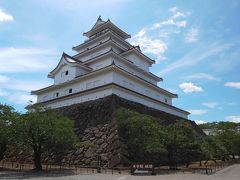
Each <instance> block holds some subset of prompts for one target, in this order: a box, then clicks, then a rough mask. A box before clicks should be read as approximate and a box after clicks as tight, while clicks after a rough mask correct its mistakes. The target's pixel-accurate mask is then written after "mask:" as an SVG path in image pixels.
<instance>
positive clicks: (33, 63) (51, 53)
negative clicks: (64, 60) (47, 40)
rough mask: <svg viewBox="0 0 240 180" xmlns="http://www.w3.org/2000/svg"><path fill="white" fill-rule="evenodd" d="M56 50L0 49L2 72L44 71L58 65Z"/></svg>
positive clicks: (0, 69) (0, 70)
mask: <svg viewBox="0 0 240 180" xmlns="http://www.w3.org/2000/svg"><path fill="white" fill-rule="evenodd" d="M56 55H57V52H56V50H51V49H41V48H13V47H10V48H2V49H0V64H1V66H0V72H2V73H11V72H39V71H40V72H42V71H49V70H51V68H53V67H54V66H55V65H56V61H57V59H56Z"/></svg>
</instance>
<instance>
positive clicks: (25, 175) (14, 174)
mask: <svg viewBox="0 0 240 180" xmlns="http://www.w3.org/2000/svg"><path fill="white" fill-rule="evenodd" d="M72 175H74V172H72V171H64V172H63V171H51V172H47V171H41V172H36V171H11V170H1V169H0V179H31V178H39V179H41V178H44V177H63V176H72Z"/></svg>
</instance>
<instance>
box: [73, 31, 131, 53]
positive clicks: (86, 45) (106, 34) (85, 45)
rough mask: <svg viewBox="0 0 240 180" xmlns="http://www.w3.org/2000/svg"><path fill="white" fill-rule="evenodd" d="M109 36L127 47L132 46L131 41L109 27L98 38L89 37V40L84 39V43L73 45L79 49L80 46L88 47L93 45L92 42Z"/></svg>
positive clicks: (74, 48)
mask: <svg viewBox="0 0 240 180" xmlns="http://www.w3.org/2000/svg"><path fill="white" fill-rule="evenodd" d="M107 36H110V37H113V38H116V39H117V40H119V41H121V43H123V44H124V45H125V46H126V47H129V48H130V47H131V46H132V45H131V44H130V43H129V42H127V41H125V40H123V39H122V37H121V36H119V35H118V34H116V33H114V32H113V31H112V30H110V29H109V30H107V31H106V32H105V33H103V34H101V35H100V36H98V37H96V38H93V39H88V40H86V41H84V43H82V44H79V45H77V46H73V47H72V49H73V50H75V51H77V50H78V49H80V48H85V47H88V46H89V45H91V44H93V43H95V42H97V41H101V40H102V39H103V38H105V37H107Z"/></svg>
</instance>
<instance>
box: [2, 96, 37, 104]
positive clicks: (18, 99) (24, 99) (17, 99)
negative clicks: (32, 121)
mask: <svg viewBox="0 0 240 180" xmlns="http://www.w3.org/2000/svg"><path fill="white" fill-rule="evenodd" d="M7 99H8V100H9V101H10V102H13V103H15V104H19V105H24V106H26V105H28V103H29V101H32V102H33V103H35V102H36V101H37V97H36V96H32V95H29V94H25V93H13V94H11V95H10V96H8V97H7Z"/></svg>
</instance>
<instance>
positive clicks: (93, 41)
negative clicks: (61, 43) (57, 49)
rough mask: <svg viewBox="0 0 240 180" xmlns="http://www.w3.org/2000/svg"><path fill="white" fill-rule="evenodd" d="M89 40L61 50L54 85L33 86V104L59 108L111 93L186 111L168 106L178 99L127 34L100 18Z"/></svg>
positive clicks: (166, 109)
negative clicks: (161, 83) (161, 84)
mask: <svg viewBox="0 0 240 180" xmlns="http://www.w3.org/2000/svg"><path fill="white" fill-rule="evenodd" d="M83 35H84V36H86V37H87V38H88V39H87V40H86V41H85V42H84V43H82V44H80V45H78V46H75V47H73V50H75V51H76V52H77V54H76V55H74V56H69V55H67V54H66V53H63V55H62V57H61V59H60V61H59V63H58V65H57V66H56V67H55V69H53V70H52V71H51V72H50V73H49V74H48V77H49V78H53V79H54V84H53V85H52V86H49V87H46V88H43V89H39V90H36V91H32V92H31V94H34V95H37V103H42V104H44V105H46V106H47V107H51V108H59V107H62V106H69V105H72V104H77V103H82V102H86V101H92V100H95V99H99V98H103V97H106V96H109V95H112V94H115V95H117V96H119V97H122V98H124V99H127V100H129V101H134V102H137V103H140V104H143V105H145V106H148V107H151V108H154V109H157V110H161V111H164V112H167V113H170V114H173V115H176V116H180V117H183V118H186V119H187V118H188V115H189V113H188V112H187V111H184V110H182V109H179V108H177V107H175V106H173V105H172V98H177V94H173V93H171V92H169V91H167V90H165V89H162V88H160V87H159V86H158V85H157V83H158V82H159V81H162V78H161V77H158V76H156V75H154V74H152V73H151V72H149V67H151V66H152V64H154V63H155V61H154V60H152V59H150V58H149V57H147V56H146V55H144V54H143V53H142V52H141V50H140V47H139V46H132V45H131V44H130V43H128V42H127V41H126V39H128V38H130V37H131V36H130V35H129V34H127V33H126V32H124V31H123V30H121V29H120V28H118V27H117V26H116V25H114V24H113V23H112V22H111V21H110V20H107V21H103V20H102V19H101V17H100V16H99V18H98V19H97V22H96V23H95V25H94V26H93V27H92V29H91V30H90V31H88V32H85V33H83Z"/></svg>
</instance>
